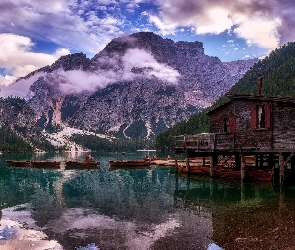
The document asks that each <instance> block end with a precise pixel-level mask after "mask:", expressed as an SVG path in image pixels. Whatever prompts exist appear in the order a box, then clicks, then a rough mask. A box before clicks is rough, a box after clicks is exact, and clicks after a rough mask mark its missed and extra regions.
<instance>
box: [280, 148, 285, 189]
mask: <svg viewBox="0 0 295 250" xmlns="http://www.w3.org/2000/svg"><path fill="white" fill-rule="evenodd" d="M279 167H280V184H283V182H284V178H285V175H284V172H285V167H284V155H283V153H282V152H280V153H279Z"/></svg>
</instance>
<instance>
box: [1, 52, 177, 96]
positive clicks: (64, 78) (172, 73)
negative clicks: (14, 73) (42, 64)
mask: <svg viewBox="0 0 295 250" xmlns="http://www.w3.org/2000/svg"><path fill="white" fill-rule="evenodd" d="M119 61H121V63H118V62H119ZM96 63H97V64H98V65H100V64H103V65H108V67H107V68H108V69H98V70H96V71H91V72H89V71H82V70H70V71H64V70H63V69H59V70H56V71H53V72H51V73H49V74H46V73H41V72H39V73H37V74H35V75H33V76H32V77H31V78H29V79H21V80H19V81H17V82H16V83H13V84H11V85H9V86H6V87H2V88H1V92H0V96H2V97H7V96H10V95H12V96H20V97H22V98H27V97H29V96H28V94H29V87H30V86H31V85H32V84H33V83H34V82H35V81H37V80H38V78H39V77H41V76H43V77H44V80H45V81H46V82H48V83H50V84H51V85H53V86H54V88H57V89H59V90H60V91H61V92H62V93H66V94H69V93H75V94H78V93H82V92H83V91H87V92H94V91H96V90H97V89H99V88H104V87H106V86H107V85H109V84H113V83H116V82H122V81H132V80H136V79H137V78H148V79H153V78H157V79H159V80H162V81H164V82H166V83H168V84H177V83H178V78H179V77H180V74H179V73H178V72H177V71H176V70H174V69H173V68H171V67H169V66H168V65H165V64H161V63H158V62H157V61H156V59H155V58H154V57H153V56H152V54H150V53H149V52H147V51H145V50H142V49H129V50H127V51H126V53H125V55H123V56H122V57H121V56H119V55H118V54H114V55H112V57H100V58H98V59H97V61H96ZM31 94H33V93H31Z"/></svg>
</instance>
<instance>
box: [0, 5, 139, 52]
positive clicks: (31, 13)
mask: <svg viewBox="0 0 295 250" xmlns="http://www.w3.org/2000/svg"><path fill="white" fill-rule="evenodd" d="M98 2H99V4H98V3H97V1H82V2H81V3H78V1H75V0H69V1H67V0H52V1H51V0H45V1H31V0H9V1H8V0H4V2H2V3H0V9H1V16H0V32H1V33H14V34H19V35H21V36H25V37H30V38H32V39H41V40H42V39H43V40H44V39H45V40H47V41H51V42H54V43H55V44H58V45H59V46H65V44H66V45H67V48H69V49H73V50H75V51H83V52H85V53H88V54H92V55H94V54H96V53H98V52H99V51H100V50H101V49H102V48H103V46H105V44H106V43H108V42H110V40H111V39H112V38H113V37H115V36H118V35H120V34H122V32H121V30H120V28H121V27H122V26H123V25H124V18H123V17H120V15H118V14H114V15H111V14H109V13H108V12H107V11H108V9H107V8H104V10H101V8H102V7H104V6H103V4H110V3H115V4H116V1H98ZM130 6H131V5H129V8H130ZM134 6H136V1H135V2H134ZM11 23H13V25H11Z"/></svg>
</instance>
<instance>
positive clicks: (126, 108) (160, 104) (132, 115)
mask: <svg viewBox="0 0 295 250" xmlns="http://www.w3.org/2000/svg"><path fill="white" fill-rule="evenodd" d="M257 61H258V60H257V59H253V60H246V61H236V62H227V63H224V62H221V61H220V59H218V58H217V57H211V56H207V55H205V54H204V48H203V44H202V43H200V42H174V41H172V40H170V39H163V38H162V37H160V36H158V35H156V34H154V33H151V32H140V33H135V34H132V35H129V36H123V37H119V38H116V39H113V40H112V41H111V42H110V43H109V44H107V46H106V47H105V48H104V49H103V50H102V51H100V52H99V53H98V54H97V55H95V56H94V57H93V58H92V59H88V58H87V57H86V56H85V55H84V54H82V53H77V54H72V55H67V56H62V57H61V58H60V59H58V60H57V61H56V62H55V63H54V64H52V65H51V66H46V67H43V68H41V69H39V70H37V71H34V72H32V73H30V74H29V75H27V76H26V77H23V78H20V79H18V80H17V81H16V82H15V83H14V84H12V85H11V86H8V87H3V88H2V89H1V92H0V93H1V94H2V95H3V96H4V97H5V95H6V96H10V95H11V93H13V95H19V96H21V97H23V98H25V100H26V103H27V104H28V105H29V107H30V108H31V109H32V110H33V111H34V113H35V120H36V121H37V122H36V124H38V126H39V127H40V129H41V130H42V129H45V130H46V131H47V132H49V133H53V132H57V131H59V130H62V129H63V128H65V127H71V128H75V129H80V130H81V131H89V132H92V133H94V134H95V135H97V134H100V135H104V136H113V137H114V136H116V137H120V138H139V139H148V138H155V136H156V135H158V134H159V133H161V132H162V131H165V130H166V129H167V128H169V127H170V126H172V125H174V124H175V123H177V122H179V121H181V120H186V119H188V118H189V117H190V116H191V115H192V114H195V113H196V112H198V111H200V110H203V109H204V108H205V107H208V106H210V105H211V104H212V103H213V102H214V101H215V100H216V99H217V98H218V97H220V96H221V95H222V94H223V93H225V92H227V91H228V90H229V89H230V88H231V87H232V86H233V85H234V84H235V83H236V82H237V81H238V80H239V79H240V78H241V77H242V76H243V74H244V73H245V72H246V71H247V70H248V69H250V67H252V66H253V65H254V63H256V62H257Z"/></svg>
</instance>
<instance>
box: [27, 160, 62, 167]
mask: <svg viewBox="0 0 295 250" xmlns="http://www.w3.org/2000/svg"><path fill="white" fill-rule="evenodd" d="M31 167H49V168H59V167H60V161H31Z"/></svg>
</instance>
